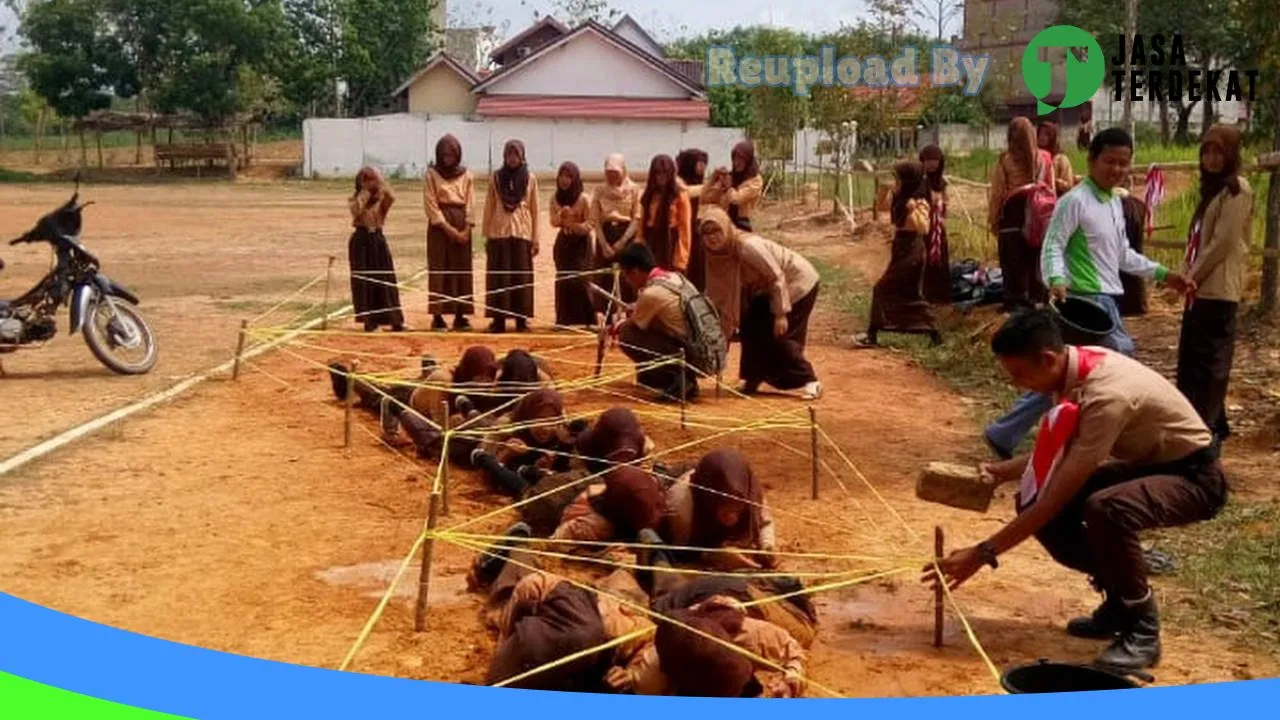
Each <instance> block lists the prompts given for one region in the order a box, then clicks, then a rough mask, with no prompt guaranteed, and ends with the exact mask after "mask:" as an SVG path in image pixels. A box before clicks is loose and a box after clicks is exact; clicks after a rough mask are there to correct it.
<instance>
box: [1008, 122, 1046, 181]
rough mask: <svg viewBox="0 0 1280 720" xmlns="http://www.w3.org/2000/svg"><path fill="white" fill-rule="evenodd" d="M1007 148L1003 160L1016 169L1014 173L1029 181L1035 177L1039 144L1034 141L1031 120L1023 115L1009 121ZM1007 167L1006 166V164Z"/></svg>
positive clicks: (1034, 133) (1034, 135)
mask: <svg viewBox="0 0 1280 720" xmlns="http://www.w3.org/2000/svg"><path fill="white" fill-rule="evenodd" d="M1007 140H1008V145H1009V147H1008V150H1007V151H1006V152H1005V155H1004V159H1003V162H1005V163H1008V164H1009V165H1010V166H1012V169H1014V170H1016V171H1017V172H1016V173H1013V174H1016V175H1019V176H1023V175H1025V177H1026V178H1027V181H1028V182H1030V181H1032V180H1034V179H1035V177H1036V165H1037V164H1038V162H1039V160H1038V159H1039V157H1040V153H1039V149H1040V145H1039V143H1037V142H1036V129H1035V126H1034V125H1032V124H1031V121H1030V120H1028V119H1027V118H1024V117H1016V118H1014V119H1013V121H1012V122H1010V123H1009V134H1008V137H1007ZM1007 169H1008V166H1007Z"/></svg>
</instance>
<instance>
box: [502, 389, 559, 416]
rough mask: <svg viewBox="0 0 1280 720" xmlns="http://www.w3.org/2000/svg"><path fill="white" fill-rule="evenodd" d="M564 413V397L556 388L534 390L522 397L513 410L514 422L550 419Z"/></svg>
mask: <svg viewBox="0 0 1280 720" xmlns="http://www.w3.org/2000/svg"><path fill="white" fill-rule="evenodd" d="M562 415H564V398H563V397H561V396H560V393H558V392H556V391H555V390H534V391H533V392H531V393H529V394H527V395H525V396H524V397H522V398H520V401H519V402H517V403H516V406H515V409H513V410H512V411H511V422H512V423H513V424H518V423H527V422H533V421H535V420H550V419H552V418H556V417H560V416H562Z"/></svg>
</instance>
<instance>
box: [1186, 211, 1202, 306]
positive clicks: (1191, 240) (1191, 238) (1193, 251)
mask: <svg viewBox="0 0 1280 720" xmlns="http://www.w3.org/2000/svg"><path fill="white" fill-rule="evenodd" d="M1201 222H1202V220H1196V221H1195V223H1194V224H1192V225H1191V232H1189V233H1187V254H1186V256H1185V257H1184V258H1183V262H1184V263H1185V265H1186V268H1187V270H1188V271H1190V270H1191V266H1193V265H1195V264H1196V257H1197V256H1199V255H1200V223H1201ZM1195 300H1196V294H1195V292H1194V291H1190V290H1189V291H1187V308H1188V309H1190V308H1191V305H1192V304H1193V303H1194V302H1195Z"/></svg>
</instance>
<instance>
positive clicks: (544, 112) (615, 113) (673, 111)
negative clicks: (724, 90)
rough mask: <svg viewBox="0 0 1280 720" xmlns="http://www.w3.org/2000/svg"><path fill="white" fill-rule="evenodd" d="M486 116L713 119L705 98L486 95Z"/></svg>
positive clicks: (481, 111) (482, 104)
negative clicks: (661, 98) (664, 98)
mask: <svg viewBox="0 0 1280 720" xmlns="http://www.w3.org/2000/svg"><path fill="white" fill-rule="evenodd" d="M476 114H477V115H480V116H483V117H544V118H609V119H619V120H709V119H710V118H711V105H710V103H708V102H707V101H705V100H660V99H652V100H651V99H646V98H612V97H603V98H602V97H562V96H548V95H486V96H484V97H482V98H480V101H479V102H478V103H476Z"/></svg>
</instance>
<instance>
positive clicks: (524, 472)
mask: <svg viewBox="0 0 1280 720" xmlns="http://www.w3.org/2000/svg"><path fill="white" fill-rule="evenodd" d="M543 474H544V473H543V471H542V468H540V467H538V466H537V465H521V466H520V467H519V468H517V469H516V475H518V476H520V479H521V480H524V481H525V482H526V483H528V485H529V486H530V487H532V486H534V485H537V484H538V481H539V480H541V479H542V476H543Z"/></svg>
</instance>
